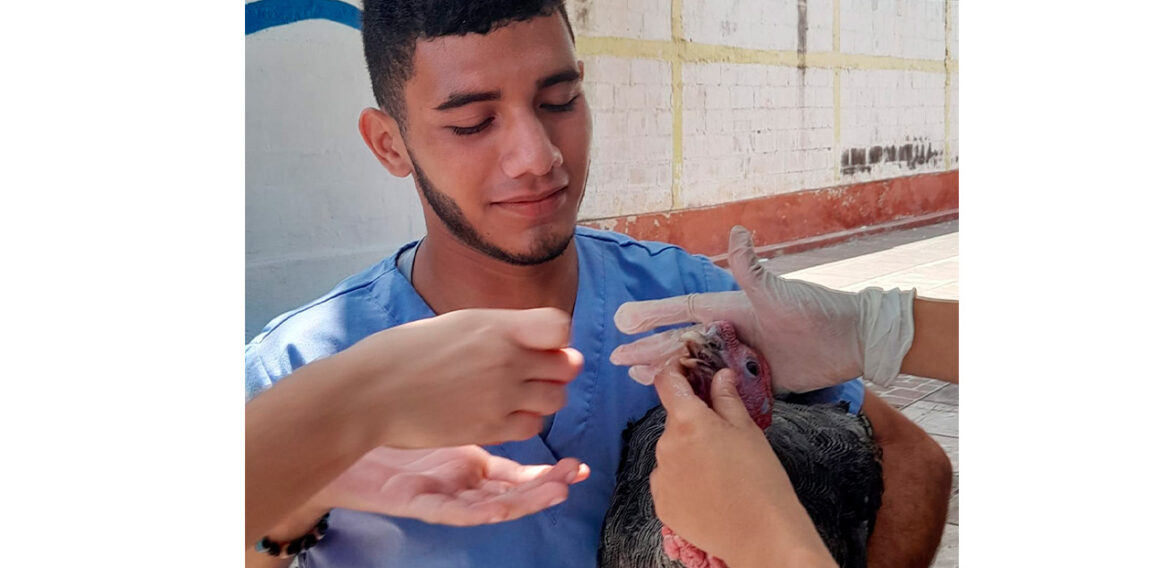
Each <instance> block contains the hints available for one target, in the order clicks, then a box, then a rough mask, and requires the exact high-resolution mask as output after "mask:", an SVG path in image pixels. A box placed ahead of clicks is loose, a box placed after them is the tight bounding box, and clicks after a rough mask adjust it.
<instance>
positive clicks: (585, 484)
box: [246, 0, 950, 566]
mask: <svg viewBox="0 0 1170 568" xmlns="http://www.w3.org/2000/svg"><path fill="white" fill-rule="evenodd" d="M362 37H363V41H364V45H365V53H366V60H367V64H368V65H369V69H370V76H371V80H372V83H373V88H374V93H375V97H376V98H377V101H378V105H379V107H380V108H379V109H366V110H365V111H364V112H363V113H362V115H361V118H360V121H359V129H360V131H361V134H362V137H363V139H364V140H365V141H366V144H367V145H368V146H369V147H370V149H371V150H372V151H373V153H374V155H375V156H376V157H377V158H378V160H379V161H380V162H381V163H382V164H383V166H384V167H385V168H386V169H387V171H389V172H390V173H391V174H393V175H395V176H400V177H403V176H407V175H412V176H413V178H414V181H415V184H416V186H417V187H418V191H419V194H420V196H421V198H422V203H423V210H424V216H425V220H426V224H427V236H426V237H425V238H424V239H423V240H422V241H420V242H419V243H411V244H408V245H406V246H404V247H402V248H401V249H400V250H399V251H398V252H397V253H396V254H394V255H392V256H391V257H389V258H387V259H385V260H384V261H382V262H381V263H379V264H377V265H375V266H373V267H371V268H369V269H367V270H366V271H365V272H362V273H360V274H357V275H355V276H352V277H350V278H349V279H347V280H345V281H344V282H342V283H341V284H340V285H339V286H338V287H337V288H335V289H334V290H333V291H332V292H330V293H329V294H328V295H326V296H325V297H323V298H321V299H320V300H318V301H316V302H313V303H311V304H309V305H307V306H305V307H303V308H300V309H298V310H295V311H293V312H290V313H289V314H286V315H284V316H282V317H280V318H278V319H277V320H274V321H273V322H272V323H270V324H269V325H268V327H267V328H265V330H264V331H263V332H262V333H261V334H260V335H259V336H258V337H257V338H256V339H255V340H254V341H253V342H252V343H251V344H250V345H249V346H248V349H247V355H246V369H247V391H248V393H249V396H254V395H256V394H258V393H260V392H261V391H263V390H265V389H266V388H268V387H269V386H270V385H271V384H272V383H273V382H275V381H277V380H279V379H280V378H282V377H284V376H286V375H287V374H289V373H291V372H292V371H293V370H295V369H296V368H298V367H300V366H301V365H304V364H306V363H308V362H311V361H314V360H317V359H320V358H323V357H328V356H330V355H333V354H335V353H338V352H340V351H342V350H344V349H346V348H348V347H349V346H351V345H353V344H354V343H356V342H357V341H359V340H361V339H362V338H363V337H366V336H368V335H371V334H373V333H376V332H378V331H381V330H384V329H387V328H391V327H394V326H398V325H401V324H404V323H407V322H410V321H414V320H418V319H422V318H427V317H430V316H433V315H435V314H443V313H447V312H451V311H454V310H459V309H462V308H473V307H475V308H510V309H519V308H534V307H542V306H543V307H553V308H557V309H560V310H563V311H564V312H566V313H569V314H571V315H572V323H571V337H572V347H573V348H575V349H577V350H578V351H580V353H581V354H582V355H583V356H584V368H583V371H582V372H581V374H580V375H579V376H578V377H577V378H576V379H575V380H574V381H573V382H572V383H569V385H568V386H567V397H566V398H565V400H564V407H563V408H562V409H561V410H560V411H559V412H557V413H556V414H555V415H553V417H552V419H551V420H549V421H546V422H545V423H544V425H543V430H542V431H541V432H540V435H538V436H533V437H531V438H530V439H527V440H524V441H520V442H509V443H504V444H500V445H494V446H486V449H487V450H488V451H489V452H491V453H492V454H495V455H498V456H502V457H505V458H507V459H511V460H515V461H517V462H519V463H526V464H552V463H555V462H556V461H557V460H558V459H559V458H562V457H574V458H577V459H580V460H581V461H582V462H584V463H586V464H588V465H589V467H590V468H591V475H590V476H589V478H588V479H586V480H584V481H582V482H580V483H578V484H576V485H574V486H573V487H572V488H571V490H570V491H569V496H568V499H567V500H566V501H565V502H564V503H562V504H561V505H558V506H556V507H552V508H549V509H546V510H544V511H542V512H540V513H536V514H533V515H530V516H527V517H523V518H520V519H517V520H514V521H510V522H507V523H501V524H490V525H482V526H476V527H448V526H438V525H430V524H426V523H423V522H420V521H415V520H407V519H398V518H391V517H386V516H383V515H378V514H373V513H365V512H361V511H359V510H355V509H360V508H361V507H359V506H357V505H358V504H355V503H353V502H349V501H347V503H346V505H347V507H346V508H337V509H334V510H333V512H332V516H331V517H330V528H329V533H328V535H327V536H326V537H325V538H324V540H323V541H322V542H321V543H320V544H319V545H317V546H316V547H315V548H313V549H312V550H311V551H309V552H308V553H307V556H308V561H309V562H308V565H310V566H470V565H487V566H593V565H594V564H595V562H596V549H597V544H598V541H599V537H600V531H601V526H602V520H603V518H604V515H605V512H606V509H607V507H608V505H609V500H610V496H611V494H612V492H613V489H614V478H615V476H616V473H617V467H618V461H619V458H620V455H621V449H622V439H621V433H622V431H623V429H624V428H625V427H626V425H627V423H628V422H629V421H631V420H636V419H638V418H640V417H641V416H642V415H643V414H644V413H645V412H646V411H647V410H648V409H650V408H652V407H654V406H656V405H657V404H658V398H657V395H656V393H655V391H654V390H653V389H652V388H650V387H646V386H643V385H639V384H637V383H636V382H634V381H632V380H630V378H629V377H628V376H627V373H626V369H625V368H623V367H617V366H614V365H612V364H611V363H610V362H609V360H608V357H609V354H610V352H611V351H612V350H613V349H614V348H615V347H617V346H618V345H619V344H621V343H623V342H625V341H627V340H628V339H629V338H628V337H627V336H623V335H622V334H621V333H620V332H619V331H618V330H617V329H616V328H615V326H614V324H613V315H614V313H615V312H616V311H617V309H618V307H619V306H621V305H622V304H623V303H625V302H628V301H637V300H648V299H658V298H666V297H670V296H677V295H680V294H689V293H701V292H711V291H725V290H733V289H735V288H736V284H735V281H734V280H733V279H732V277H731V275H730V274H728V273H727V272H725V271H723V270H721V269H719V268H717V267H715V266H714V265H712V264H711V263H710V262H709V261H707V260H706V259H704V258H701V257H695V256H691V255H689V254H687V253H685V252H684V251H682V250H681V249H679V248H677V247H674V246H669V245H664V244H659V243H643V242H638V241H634V240H632V239H630V238H628V237H625V236H623V235H619V234H616V233H608V232H601V231H593V230H589V229H584V228H578V227H576V217H577V210H578V207H579V205H580V203H581V198H582V196H583V193H584V188H585V181H586V178H587V176H588V167H589V143H590V138H591V135H592V122H591V117H590V114H589V108H588V106H587V104H586V101H585V98H584V96H583V94H582V84H581V81H582V79H583V76H584V73H585V69H584V65H583V63H582V62H581V61H580V60H578V59H577V57H576V54H575V51H574V40H573V35H572V30H571V29H570V25H569V22H568V18H567V16H566V14H565V9H564V6H563V4H562V2H559V1H533V2H499V1H494V2H426V1H422V0H414V1H410V0H407V1H388V2H382V1H369V2H366V5H365V11H364V16H363V30H362ZM818 394H819V396H820V398H822V399H838V400H847V401H849V402H850V404H851V406H852V408H853V409H854V410H855V411H856V410H857V409H858V408H859V407H860V408H861V409H863V410H865V411H867V413H868V414H869V415H870V418H871V420H872V421H873V425H874V429H875V437H876V438H877V440H878V441H879V443H880V444H881V445H882V446H883V451H884V452H885V470H886V471H887V472H888V475H886V485H887V493H886V495H887V498H886V499H885V500H884V502H883V507H882V511H883V512H882V513H881V514H880V515H879V520H878V524H877V528H876V530H875V533H874V536H873V538H872V539H871V543H872V544H871V548H872V554H871V558H872V559H873V562H872V564H873V565H875V566H877V565H888V566H915V565H921V566H925V565H927V564H928V563H929V561H930V558H931V557H932V555H933V553H934V549H935V547H936V546H937V543H938V539H939V537H940V535H941V532H942V527H943V522H944V518H945V514H946V504H947V497H948V495H949V485H950V469H949V462H947V458H946V456H945V454H944V453H943V452H942V450H941V448H939V447H938V446H937V444H934V442H933V441H932V440H930V438H929V437H928V436H926V434H925V433H924V432H923V431H922V430H921V429H919V428H917V427H916V426H914V425H913V424H911V423H910V422H909V421H908V420H906V419H905V418H903V417H902V416H901V415H900V414H899V413H897V412H896V411H893V409H891V408H889V407H888V406H885V405H884V403H882V402H881V401H880V400H878V399H877V398H876V397H864V396H863V395H864V389H863V387H862V386H861V384H860V382H859V381H854V382H852V383H847V384H845V385H842V386H840V387H835V388H832V389H826V390H824V391H819V393H818ZM450 396H451V397H452V399H453V400H454V399H463V398H466V397H471V398H475V397H485V398H491V397H494V396H498V395H497V393H492V392H483V391H478V392H477V391H475V390H466V391H462V392H452V393H450ZM863 400H864V404H863ZM470 427H471V426H470V425H469V428H470ZM319 515H320V511H303V512H300V513H298V514H294V515H292V516H291V517H290V518H291V519H292V521H290V522H287V523H284V524H283V525H282V526H283V527H284V528H285V530H286V531H287V532H288V534H287V535H285V536H289V537H292V536H296V534H294V533H296V532H297V530H301V531H302V532H308V531H310V530H311V529H312V527H313V523H314V522H315V520H316V518H318V517H319ZM298 524H300V525H303V526H302V527H301V528H300V529H296V528H294V527H296V526H297V525H298ZM270 536H271V535H270Z"/></svg>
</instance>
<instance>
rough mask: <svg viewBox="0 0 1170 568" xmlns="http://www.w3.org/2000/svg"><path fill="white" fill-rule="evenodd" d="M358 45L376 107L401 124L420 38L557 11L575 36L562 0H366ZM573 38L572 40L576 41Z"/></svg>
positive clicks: (476, 30)
mask: <svg viewBox="0 0 1170 568" xmlns="http://www.w3.org/2000/svg"><path fill="white" fill-rule="evenodd" d="M364 4H365V6H364V10H363V11H362V47H363V48H364V50H365V54H366V67H367V68H368V69H369V71H370V84H371V86H372V87H373V89H374V99H375V100H377V101H378V106H379V107H381V108H382V109H383V110H385V111H386V112H388V113H390V115H391V116H393V117H394V118H395V119H396V120H398V121H399V123H402V122H403V119H404V118H405V116H406V108H405V105H404V103H403V100H402V89H403V86H404V85H405V84H406V80H407V79H409V78H410V76H411V75H412V74H414V66H413V60H414V48H415V42H417V41H419V40H426V39H432V38H437V37H443V36H452V35H453V36H462V35H467V34H469V33H477V34H488V33H490V32H491V31H492V30H495V29H496V28H500V27H503V26H506V25H508V24H510V23H512V22H520V21H524V20H528V19H531V18H535V17H539V16H550V15H552V14H553V12H554V11H555V12H559V13H560V15H561V17H562V18H564V20H565V25H566V26H568V28H569V36H570V37H572V36H573V25H572V24H571V23H569V15H568V14H566V13H565V3H564V0H463V1H460V0H366V1H365V2H364ZM574 41H575V40H574Z"/></svg>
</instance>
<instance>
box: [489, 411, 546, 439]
mask: <svg viewBox="0 0 1170 568" xmlns="http://www.w3.org/2000/svg"><path fill="white" fill-rule="evenodd" d="M543 426H544V418H543V417H542V415H541V414H537V413H535V412H529V411H527V410H518V411H516V412H513V413H511V414H509V415H508V416H507V417H505V418H504V425H503V427H502V428H500V432H501V433H502V435H503V436H504V438H503V439H502V440H492V442H491V443H492V444H497V443H502V442H511V441H519V440H527V439H529V438H531V437H533V436H535V435H537V434H539V433H540V429H541V428H542V427H543Z"/></svg>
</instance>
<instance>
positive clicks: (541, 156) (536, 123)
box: [502, 114, 564, 178]
mask: <svg viewBox="0 0 1170 568" xmlns="http://www.w3.org/2000/svg"><path fill="white" fill-rule="evenodd" d="M507 144H508V148H507V149H506V150H505V152H504V158H503V164H502V166H503V168H504V173H505V174H506V175H508V177H512V178H519V177H521V176H524V175H526V174H529V175H534V176H543V175H545V174H547V173H549V172H550V171H552V169H553V168H555V167H558V166H560V165H561V164H562V163H563V162H564V157H563V156H562V155H561V150H560V148H557V147H556V145H555V144H553V142H552V140H551V139H550V138H549V136H548V132H547V131H546V130H545V126H544V124H543V123H542V122H541V121H540V119H539V118H537V117H536V116H535V115H532V114H529V115H526V116H523V117H520V118H519V119H518V120H516V121H515V122H514V123H513V127H512V131H511V136H510V137H509V140H508V141H507Z"/></svg>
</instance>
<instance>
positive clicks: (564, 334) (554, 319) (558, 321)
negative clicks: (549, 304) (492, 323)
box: [492, 308, 572, 350]
mask: <svg viewBox="0 0 1170 568" xmlns="http://www.w3.org/2000/svg"><path fill="white" fill-rule="evenodd" d="M492 311H493V312H496V313H495V314H493V317H495V318H496V321H498V322H499V324H500V325H501V326H503V327H504V329H505V332H506V333H507V334H508V336H509V337H511V338H512V339H513V340H514V341H515V342H516V343H517V344H518V345H520V346H521V347H525V348H528V349H537V350H550V349H560V348H562V347H568V346H569V333H570V330H571V327H572V318H570V317H569V314H566V313H565V312H563V311H561V310H558V309H556V308H534V309H530V310H492Z"/></svg>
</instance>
